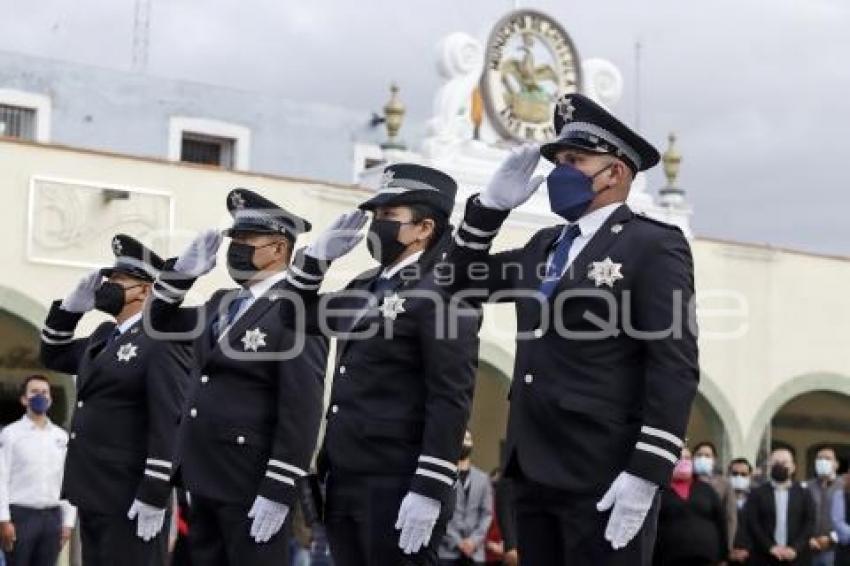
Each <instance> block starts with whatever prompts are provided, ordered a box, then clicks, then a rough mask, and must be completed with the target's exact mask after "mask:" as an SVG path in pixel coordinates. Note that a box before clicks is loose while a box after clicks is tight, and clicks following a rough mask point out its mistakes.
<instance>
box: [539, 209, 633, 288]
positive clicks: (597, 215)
mask: <svg viewBox="0 0 850 566" xmlns="http://www.w3.org/2000/svg"><path fill="white" fill-rule="evenodd" d="M623 204H624V203H622V202H613V203H611V204H606V205H605V206H602V207H600V208H597V209H596V210H594V211H593V212H591V213H589V214H585V215H584V216H582V217H581V218H579V219H578V220H577V221H576V222H575V223H578V227H579V229H580V230H581V235H580V236H576V239H575V240H573V245H572V246H570V253H569V254H568V255H567V263H566V264H565V265H564V270H563V271H562V272H561V277H563V276H564V273H566V272H567V269H568V268H569V267H570V265H571V264H572V263H573V260H575V258H576V257H578V254H580V253H581V250H583V249H584V247H585V246H586V245H587V243H588V242H589V241H590V239H591V238H593V236H594V235H595V234H596V232H598V231H599V229H600V228H602V225H603V224H605V221H607V220H608V217H609V216H611V215H612V214H614V211H615V210H617V209H618V208H620V207H621V206H622V205H623ZM570 226H572V224H567V225H566V226H564V230H563V231H562V232H561V235H560V236H558V239H557V240H556V241H555V244H556V246H557V243H558V242H560V241H561V239H562V238H563V237H564V234H565V233H566V230H567V228H569V227H570ZM554 253H555V246H553V248H552V251H551V252H550V253H549V257H548V258H547V260H546V265H547V266H548V265H549V264H550V263H551V262H552V256H553V254H554ZM547 272H548V269H547Z"/></svg>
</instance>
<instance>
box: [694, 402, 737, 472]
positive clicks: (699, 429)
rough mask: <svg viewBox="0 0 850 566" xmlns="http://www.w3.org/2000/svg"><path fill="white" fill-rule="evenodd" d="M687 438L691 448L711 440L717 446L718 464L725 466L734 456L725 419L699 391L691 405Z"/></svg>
mask: <svg viewBox="0 0 850 566" xmlns="http://www.w3.org/2000/svg"><path fill="white" fill-rule="evenodd" d="M686 439H687V443H688V446H690V447H691V448H693V447H694V445H696V444H697V443H700V442H711V443H712V444H713V445H714V446H715V447H716V448H717V464H718V465H720V466H725V465H726V463H727V462H729V460H731V459H732V458H733V456H732V455H731V450H732V449H731V446H730V445H729V436H728V435H727V434H726V427H725V426H724V423H723V420H722V419H721V418H720V414H719V413H718V412H717V410H716V409H715V408H714V407H713V406H712V404H711V403H710V402H709V400H708V399H707V398H706V397H705V396H704V395H703V394H702V393H697V395H696V397H695V398H694V404H693V405H692V406H691V416H690V419H689V420H688V431H687V433H686Z"/></svg>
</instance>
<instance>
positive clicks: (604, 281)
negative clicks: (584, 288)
mask: <svg viewBox="0 0 850 566" xmlns="http://www.w3.org/2000/svg"><path fill="white" fill-rule="evenodd" d="M622 268H623V264H622V263H614V262H613V261H611V258H610V257H606V258H605V259H604V260H602V261H594V262H592V263H591V264H590V268H589V269H588V273H587V276H588V277H589V278H590V279H593V282H594V283H596V286H597V287H600V286H602V285H608V286H609V287H613V286H614V283H615V282H616V281H617V280H619V279H622V278H623V274H622V273H621V272H620V270H621V269H622Z"/></svg>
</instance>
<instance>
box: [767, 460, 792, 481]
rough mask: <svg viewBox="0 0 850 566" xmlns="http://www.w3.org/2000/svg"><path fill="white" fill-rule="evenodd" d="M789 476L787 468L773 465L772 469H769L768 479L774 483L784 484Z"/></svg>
mask: <svg viewBox="0 0 850 566" xmlns="http://www.w3.org/2000/svg"><path fill="white" fill-rule="evenodd" d="M790 475H791V473H790V472H789V471H788V468H786V467H785V466H783V465H782V464H774V465H773V467H772V468H770V479H772V480H773V481H775V482H776V483H785V482H786V481H788V477H789V476H790Z"/></svg>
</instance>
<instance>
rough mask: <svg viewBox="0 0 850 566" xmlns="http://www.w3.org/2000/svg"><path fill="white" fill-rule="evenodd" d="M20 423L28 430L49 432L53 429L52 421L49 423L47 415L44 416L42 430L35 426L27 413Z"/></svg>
mask: <svg viewBox="0 0 850 566" xmlns="http://www.w3.org/2000/svg"><path fill="white" fill-rule="evenodd" d="M21 422H22V423H23V424H24V426H26V427H28V428H29V429H30V430H49V429H50V428H52V427H53V421H51V420H50V417H48V416H47V415H44V428H41V427H39V426H38V425H37V424H35V421H34V420H32V419H31V418H30V416H29V415H28V414H27V413H24V416H22V417H21Z"/></svg>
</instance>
